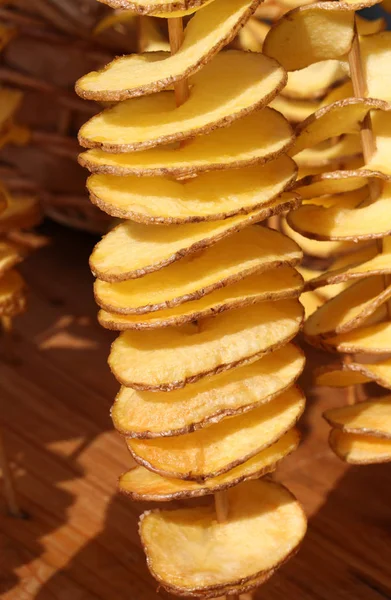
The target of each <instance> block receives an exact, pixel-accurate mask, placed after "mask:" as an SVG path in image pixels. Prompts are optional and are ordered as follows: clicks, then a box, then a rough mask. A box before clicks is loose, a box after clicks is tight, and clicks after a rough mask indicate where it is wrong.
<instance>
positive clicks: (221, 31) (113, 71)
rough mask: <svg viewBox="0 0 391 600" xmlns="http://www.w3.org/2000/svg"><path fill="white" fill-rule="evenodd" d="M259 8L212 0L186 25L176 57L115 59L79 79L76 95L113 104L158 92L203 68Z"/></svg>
mask: <svg viewBox="0 0 391 600" xmlns="http://www.w3.org/2000/svg"><path fill="white" fill-rule="evenodd" d="M258 4H259V0H214V2H213V3H211V4H210V5H209V6H207V7H206V8H205V9H204V10H201V11H199V12H197V14H196V15H195V16H194V17H193V19H191V20H190V21H189V23H188V25H187V27H186V29H185V32H184V41H183V44H182V45H181V47H180V48H179V50H178V52H176V53H175V54H170V53H167V54H166V53H159V54H157V53H155V52H154V53H148V52H147V53H143V54H132V55H130V56H122V57H119V58H116V59H115V60H114V61H112V62H111V63H109V64H108V65H107V66H106V67H105V68H104V69H103V70H101V71H92V72H91V73H88V74H87V75H84V76H83V77H82V78H81V79H79V81H78V82H77V83H76V92H77V93H78V94H79V96H81V97H83V98H87V99H90V100H100V101H102V100H103V101H114V102H118V101H119V100H125V99H126V98H132V97H136V96H141V95H144V94H151V93H155V92H159V91H160V90H162V89H164V88H167V87H168V86H170V85H172V84H174V83H175V82H177V81H179V80H180V79H183V78H185V77H189V76H190V75H192V74H193V73H195V72H196V71H198V70H199V69H200V68H202V67H203V66H204V65H205V64H206V63H207V62H208V61H209V60H211V59H212V58H213V56H214V55H215V54H217V52H219V50H220V49H221V48H222V47H223V46H225V45H226V44H228V43H229V42H230V41H231V40H232V39H233V38H234V37H235V35H236V33H237V32H238V30H239V29H240V27H241V26H242V25H243V24H244V23H245V22H246V21H247V20H248V19H249V18H250V16H251V14H252V13H253V12H254V10H255V8H256V7H257V5H258Z"/></svg>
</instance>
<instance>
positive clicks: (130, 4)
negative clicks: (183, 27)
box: [98, 0, 214, 18]
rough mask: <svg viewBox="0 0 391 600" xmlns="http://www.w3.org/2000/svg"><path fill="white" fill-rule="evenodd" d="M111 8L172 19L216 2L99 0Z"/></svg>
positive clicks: (190, 0)
mask: <svg viewBox="0 0 391 600" xmlns="http://www.w3.org/2000/svg"><path fill="white" fill-rule="evenodd" d="M98 2H102V4H107V5H108V6H111V8H123V9H127V10H133V11H134V12H135V13H137V14H140V15H153V16H155V17H163V18H171V17H184V16H186V15H190V14H192V13H193V12H196V11H197V10H199V9H200V8H203V7H205V6H207V5H208V4H210V3H211V2H214V0H98Z"/></svg>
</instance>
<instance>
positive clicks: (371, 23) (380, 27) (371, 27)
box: [356, 14, 387, 98]
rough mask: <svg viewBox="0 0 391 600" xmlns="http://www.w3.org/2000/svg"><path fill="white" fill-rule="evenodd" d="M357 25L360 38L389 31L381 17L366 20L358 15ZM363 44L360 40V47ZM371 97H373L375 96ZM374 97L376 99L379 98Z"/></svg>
mask: <svg viewBox="0 0 391 600" xmlns="http://www.w3.org/2000/svg"><path fill="white" fill-rule="evenodd" d="M356 25H357V31H358V33H359V35H360V36H367V35H373V34H374V33H379V32H380V31H384V30H385V29H387V21H386V20H385V19H384V17H379V18H378V19H365V18H364V17H362V16H361V15H359V14H356ZM363 39H364V38H363ZM361 43H362V40H361V38H360V46H361ZM369 95H370V96H373V94H369ZM374 97H375V98H376V97H377V96H374Z"/></svg>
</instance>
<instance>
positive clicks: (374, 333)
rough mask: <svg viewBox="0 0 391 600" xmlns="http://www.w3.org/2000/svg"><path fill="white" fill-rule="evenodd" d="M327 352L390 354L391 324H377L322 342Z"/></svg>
mask: <svg viewBox="0 0 391 600" xmlns="http://www.w3.org/2000/svg"><path fill="white" fill-rule="evenodd" d="M322 346H323V347H324V348H325V349H326V350H330V351H337V352H344V353H347V354H363V353H364V354H366V353H369V354H388V353H390V352H391V323H389V322H387V323H375V324H374V325H369V326H367V327H360V329H355V330H354V331H350V332H349V333H341V334H339V335H337V336H335V337H332V338H328V339H327V340H324V341H323V342H322Z"/></svg>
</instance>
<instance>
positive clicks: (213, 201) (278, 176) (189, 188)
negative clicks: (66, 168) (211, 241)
mask: <svg viewBox="0 0 391 600" xmlns="http://www.w3.org/2000/svg"><path fill="white" fill-rule="evenodd" d="M296 173H297V167H296V164H295V163H294V161H293V160H292V159H290V158H289V157H287V156H281V157H280V158H278V159H277V160H274V161H272V162H269V163H267V164H266V165H263V166H259V165H257V166H253V167H243V168H242V169H235V170H231V171H229V172H228V173H226V172H223V171H216V172H211V173H204V174H202V175H200V176H199V177H196V178H194V179H190V180H186V181H182V182H180V181H175V180H172V179H168V178H166V177H159V178H156V177H154V178H151V177H148V178H145V177H144V178H139V177H136V176H134V175H133V176H128V177H117V176H116V175H91V176H90V178H89V179H88V182H87V188H88V190H89V192H90V198H91V200H92V202H93V203H94V204H96V205H97V206H98V207H99V208H100V209H101V210H103V211H105V212H106V213H108V214H109V215H111V216H113V217H121V218H124V219H131V220H132V221H136V222H137V223H146V224H148V223H149V224H157V223H159V224H160V223H163V224H171V223H177V224H180V223H189V222H190V223H191V222H200V221H218V220H220V219H225V218H227V217H232V216H234V215H237V214H243V213H248V212H251V211H254V210H256V209H260V208H262V207H263V206H267V205H268V204H270V203H271V202H272V200H273V199H274V198H275V197H276V196H278V195H279V194H281V193H282V192H283V191H284V189H285V188H287V187H289V186H291V185H292V183H293V181H294V180H295V178H296Z"/></svg>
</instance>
